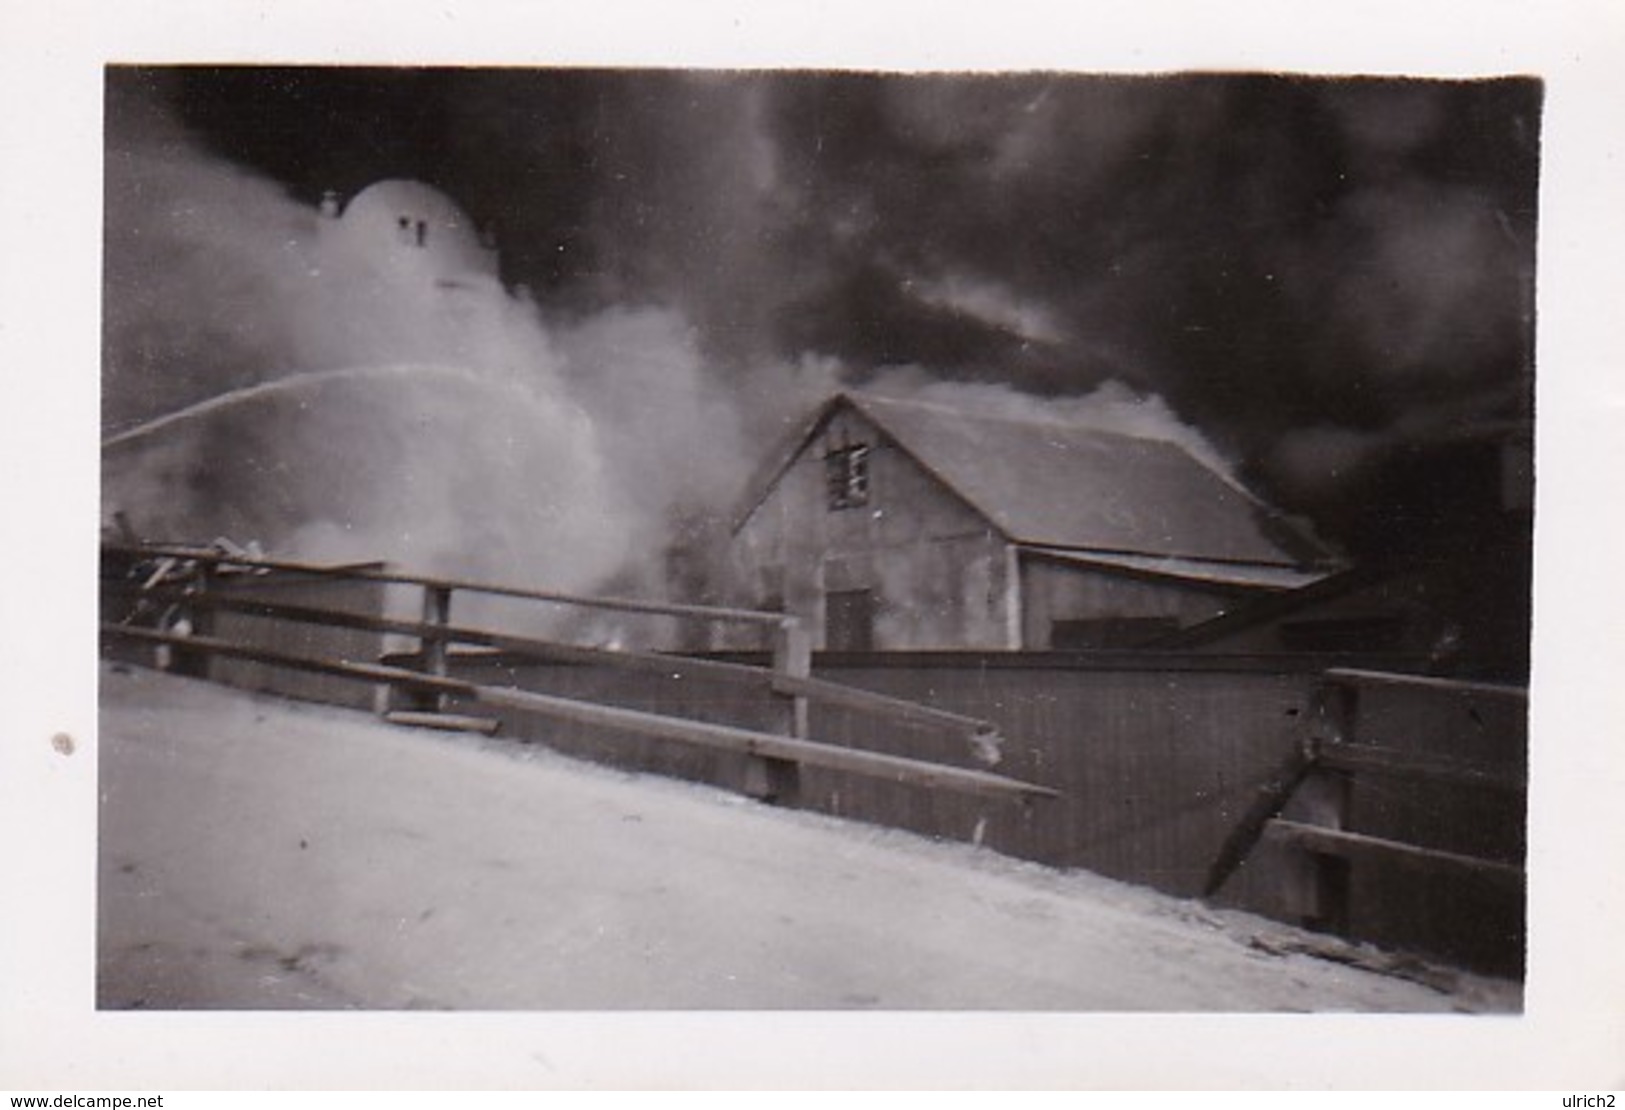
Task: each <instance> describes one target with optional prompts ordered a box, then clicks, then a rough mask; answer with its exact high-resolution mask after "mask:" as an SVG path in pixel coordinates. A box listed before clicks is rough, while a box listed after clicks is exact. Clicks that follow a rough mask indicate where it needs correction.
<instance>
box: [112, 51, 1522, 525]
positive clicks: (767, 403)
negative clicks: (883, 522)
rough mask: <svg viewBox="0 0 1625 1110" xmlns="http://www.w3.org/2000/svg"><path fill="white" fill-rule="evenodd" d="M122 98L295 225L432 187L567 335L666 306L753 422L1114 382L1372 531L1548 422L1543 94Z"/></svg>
mask: <svg viewBox="0 0 1625 1110" xmlns="http://www.w3.org/2000/svg"><path fill="white" fill-rule="evenodd" d="M160 86H161V87H160ZM110 89H111V91H112V92H114V93H115V94H126V93H134V94H137V95H135V96H134V97H133V99H135V100H137V101H141V100H150V99H152V94H154V93H161V94H162V95H163V96H164V97H165V98H167V102H168V103H169V104H171V105H172V106H173V109H174V112H175V114H176V115H177V116H178V118H179V119H180V120H181V121H183V122H184V124H185V126H186V128H187V129H188V130H189V132H190V133H191V134H192V135H194V136H195V137H196V141H197V144H198V146H199V147H200V148H201V149H202V150H204V151H206V152H207V153H208V154H209V155H210V156H211V158H212V159H213V164H214V165H215V166H216V168H217V170H218V172H221V173H242V172H244V171H247V170H252V171H253V173H254V174H255V175H257V176H256V177H255V180H256V181H257V182H258V185H257V186H256V187H261V188H269V187H270V186H269V185H266V184H265V182H267V181H274V182H276V183H278V186H279V187H280V188H282V189H283V190H285V191H286V193H287V194H288V195H289V196H291V197H292V198H294V199H296V200H298V201H299V202H301V203H303V204H305V205H313V204H314V203H315V201H316V200H317V199H318V198H319V197H320V195H321V193H322V191H323V190H324V189H327V188H336V189H339V190H340V191H346V192H348V191H353V190H354V189H356V188H359V187H360V186H362V185H364V184H366V183H368V182H370V181H372V180H375V179H377V178H380V177H388V176H406V177H415V178H418V179H421V180H425V181H427V182H429V183H431V184H434V185H437V186H439V187H441V188H443V189H445V190H446V191H448V192H449V193H450V194H451V195H453V196H455V197H457V199H458V200H459V201H460V202H462V203H463V204H464V205H465V206H466V207H467V208H468V209H469V210H470V211H471V212H472V213H473V214H474V216H475V217H476V219H478V220H479V221H480V222H481V223H483V224H488V225H492V226H495V227H496V228H497V229H498V233H499V235H500V238H501V242H502V247H503V259H504V274H503V276H504V278H505V279H506V280H507V281H508V282H509V283H510V284H514V285H518V284H524V285H527V286H529V287H530V288H531V289H532V290H533V291H534V293H535V296H536V300H537V302H538V304H539V305H540V306H541V308H542V311H543V312H544V314H545V315H546V316H547V317H548V318H549V320H550V321H551V324H552V326H553V327H554V329H555V331H556V333H557V334H560V335H562V334H569V333H570V332H571V330H572V329H574V328H577V327H578V326H579V325H580V322H582V321H590V320H593V319H595V318H596V317H597V315H598V314H601V313H606V312H608V313H612V314H613V313H624V314H636V313H643V312H647V313H655V314H661V315H660V318H662V319H664V320H666V321H667V322H668V323H669V324H670V325H671V327H672V328H673V329H674V332H675V334H678V335H681V336H682V337H683V339H682V342H683V343H684V344H686V345H687V348H688V349H689V350H690V351H691V352H692V357H693V359H694V360H695V361H697V362H699V363H703V365H704V366H705V368H706V375H707V380H708V381H711V382H714V383H716V384H717V386H718V388H720V389H721V390H722V391H723V392H725V393H726V394H727V395H729V397H730V398H731V399H732V400H733V401H735V402H737V403H738V405H739V408H740V410H741V415H742V419H743V420H744V422H745V426H746V427H747V428H750V429H770V426H772V425H775V424H776V423H778V422H780V421H781V420H782V419H783V418H784V417H785V415H786V412H787V409H788V408H789V407H790V405H789V401H790V400H791V399H795V400H799V399H800V398H801V397H802V396H803V395H804V394H806V393H810V392H813V391H814V390H815V387H821V386H823V385H826V384H835V383H838V382H842V381H844V382H857V383H863V382H873V381H881V382H884V381H886V380H888V375H890V374H891V371H892V369H893V368H896V367H901V366H907V367H912V368H914V372H920V373H924V374H926V375H928V376H929V377H931V378H933V379H935V380H943V381H958V382H963V383H992V384H996V385H1000V386H1005V387H1009V388H1012V389H1015V390H1018V391H1022V392H1026V393H1031V394H1034V395H1038V396H1049V397H1067V398H1077V397H1080V396H1083V395H1087V394H1088V393H1090V391H1092V390H1096V389H1100V388H1102V387H1108V388H1109V390H1123V389H1126V390H1128V391H1129V393H1130V394H1132V395H1143V396H1153V397H1156V398H1160V399H1161V400H1160V401H1158V404H1165V407H1166V409H1167V411H1168V412H1169V413H1170V414H1171V417H1170V419H1171V421H1172V422H1173V423H1175V424H1177V421H1178V420H1183V421H1185V422H1187V423H1190V424H1193V425H1195V426H1196V427H1197V428H1199V429H1200V434H1201V435H1202V436H1204V437H1205V439H1206V440H1207V441H1211V442H1212V443H1214V444H1215V445H1217V448H1218V449H1219V450H1221V451H1223V452H1224V453H1226V454H1227V455H1229V456H1230V457H1232V458H1234V459H1235V460H1236V461H1237V462H1238V463H1239V464H1240V466H1241V467H1242V469H1243V470H1244V471H1245V472H1246V473H1247V474H1248V475H1249V476H1250V478H1251V479H1253V480H1255V481H1263V482H1264V483H1265V484H1266V486H1267V487H1268V489H1269V491H1270V492H1272V493H1273V494H1274V495H1275V496H1277V497H1278V498H1281V499H1283V500H1286V501H1288V502H1289V505H1288V507H1289V508H1293V509H1297V510H1300V511H1303V510H1307V511H1311V512H1314V513H1317V514H1321V513H1324V514H1326V515H1328V516H1329V517H1333V518H1339V519H1353V518H1352V517H1349V516H1348V514H1346V513H1345V514H1342V516H1341V517H1339V513H1340V511H1341V507H1340V505H1339V499H1340V498H1343V499H1346V498H1348V497H1351V496H1359V495H1361V493H1360V487H1359V484H1358V483H1356V482H1354V481H1353V479H1352V478H1351V477H1350V476H1351V475H1355V474H1358V473H1365V472H1368V471H1369V470H1370V469H1371V468H1372V467H1373V466H1375V465H1378V464H1379V463H1381V462H1382V461H1383V460H1384V459H1385V458H1388V457H1391V456H1394V455H1395V454H1396V453H1398V452H1400V449H1401V448H1402V447H1406V446H1409V445H1414V444H1417V443H1422V442H1427V441H1429V440H1430V439H1438V438H1441V437H1445V436H1453V435H1459V434H1461V433H1462V431H1463V430H1464V428H1468V427H1470V426H1472V425H1474V424H1475V423H1481V422H1482V421H1483V420H1484V419H1486V415H1485V414H1486V413H1487V412H1488V413H1489V414H1490V415H1491V416H1493V417H1494V418H1496V419H1508V418H1510V419H1513V420H1518V419H1523V420H1527V417H1528V409H1529V406H1528V397H1529V393H1530V381H1531V373H1532V367H1531V359H1532V350H1533V344H1532V328H1533V319H1532V303H1533V296H1532V289H1533V261H1534V241H1535V201H1536V180H1537V164H1538V140H1537V136H1538V125H1539V111H1540V103H1541V90H1540V86H1539V84H1538V83H1537V82H1534V81H1530V80H1522V79H1509V80H1501V81H1482V82H1432V81H1412V80H1325V79H1301V78H1286V77H1269V76H1257V75H1190V76H1183V77H1169V78H1154V79H1153V78H1145V79H1136V78H1125V77H1109V78H1108V77H1089V76H1080V75H1070V74H1050V73H1034V74H1017V75H998V76H992V75H987V76H975V77H969V76H963V75H925V76H906V77H905V76H894V75H875V74H822V73H694V72H593V71H521V70H495V69H486V70H356V69H345V70H320V71H315V70H277V69H264V68H253V69H239V70H214V69H198V70H188V71H164V72H162V73H152V72H147V71H135V70H119V71H114V72H113V73H112V75H111V78H110ZM117 118H118V117H116V116H113V115H110V123H109V135H110V138H113V137H116V135H117V134H118V133H119V128H120V127H122V126H125V125H124V124H118V123H117ZM117 219H118V217H117V214H116V213H113V212H112V210H111V208H110V232H109V233H110V236H111V235H113V234H115V231H116V229H115V228H114V224H116V223H117ZM264 232H265V237H266V239H267V241H268V247H267V249H271V245H270V240H274V238H275V236H276V234H277V233H278V232H279V229H278V228H277V227H275V226H273V227H269V228H266V229H264ZM222 311H223V316H222V318H221V320H222V323H230V324H232V326H235V324H236V321H235V319H234V313H233V312H231V311H227V310H224V309H222ZM197 326H198V327H199V329H201V330H202V331H205V332H208V331H210V329H211V328H213V326H214V322H213V321H211V319H210V318H208V317H207V316H205V317H203V318H202V320H201V322H200V323H199V324H198V325H197ZM592 330H593V329H592V328H591V327H588V328H587V333H589V334H590V333H591V332H592ZM238 338H239V339H240V340H241V341H242V342H244V343H246V344H247V345H248V346H250V347H252V346H253V345H254V344H255V343H256V342H257V340H255V338H254V337H253V336H252V335H250V336H246V337H238ZM265 342H266V343H270V342H271V340H270V339H267V340H266V341H265ZM137 346H139V344H137ZM230 361H231V360H228V362H230ZM243 361H245V362H252V361H253V360H252V359H251V358H245V359H244V360H243ZM798 367H800V368H802V370H801V372H800V373H798V372H797V369H796V368H798ZM809 367H810V368H811V369H810V370H809V369H807V368H809ZM120 372H121V373H122V372H124V371H120ZM222 372H227V373H229V367H228V368H227V370H226V371H222ZM226 380H228V381H230V380H234V379H231V378H229V376H228V378H227V379H226ZM166 388H169V387H167V386H166ZM174 388H175V389H176V390H178V391H179V392H181V393H184V392H186V390H184V389H181V388H180V387H179V386H175V387H174ZM187 388H190V386H188V387H187ZM200 388H202V387H201V386H200ZM112 392H113V393H114V394H115V396H116V395H117V394H118V393H119V392H120V391H119V390H118V389H117V388H115V389H113V390H112ZM1424 413H1425V414H1426V415H1427V419H1422V418H1421V416H1419V414H1424ZM1384 488H1385V489H1388V488H1389V487H1384ZM1356 515H1358V514H1356ZM1361 519H1364V520H1367V521H1369V520H1370V519H1374V516H1373V514H1371V513H1367V514H1365V515H1364V517H1362V518H1361ZM1345 538H1347V537H1345ZM1355 538H1356V540H1359V537H1355ZM1380 539H1381V537H1377V538H1376V540H1374V541H1372V542H1380Z"/></svg>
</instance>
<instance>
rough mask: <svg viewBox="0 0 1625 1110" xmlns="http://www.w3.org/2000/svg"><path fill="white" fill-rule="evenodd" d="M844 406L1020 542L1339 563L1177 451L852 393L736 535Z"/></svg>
mask: <svg viewBox="0 0 1625 1110" xmlns="http://www.w3.org/2000/svg"><path fill="white" fill-rule="evenodd" d="M843 407H850V408H852V409H854V410H856V411H857V412H858V413H860V414H862V415H863V416H864V417H866V418H867V419H868V420H869V421H871V422H872V423H874V424H875V425H877V426H878V427H879V428H880V429H881V430H882V431H883V432H884V433H885V434H886V435H887V436H889V437H890V438H891V439H892V440H894V441H895V442H896V443H897V445H898V446H899V447H901V448H902V449H903V450H904V451H906V452H907V453H908V454H909V455H911V456H912V457H913V458H914V459H915V461H916V462H918V463H919V464H920V465H921V466H922V467H924V468H925V469H926V470H927V471H929V472H930V473H931V474H933V475H934V476H935V477H936V478H937V479H938V480H939V481H941V482H942V483H943V484H944V485H946V486H947V487H948V488H949V489H950V490H952V491H953V492H954V493H955V494H957V495H958V496H959V497H960V498H961V499H962V500H964V501H965V502H966V503H967V504H969V505H970V506H971V507H972V508H973V509H975V510H976V511H977V512H978V513H980V514H981V515H982V516H984V517H986V518H987V520H988V521H990V522H991V523H992V524H993V525H994V526H996V527H997V528H998V529H999V531H1000V532H1002V533H1003V534H1004V535H1005V536H1006V537H1007V538H1008V539H1009V540H1011V541H1012V542H1014V543H1018V544H1022V545H1026V546H1030V547H1043V548H1048V549H1052V550H1056V549H1060V550H1070V551H1089V552H1109V553H1115V554H1118V555H1127V556H1152V557H1157V558H1170V557H1172V558H1178V559H1191V560H1202V561H1207V562H1219V563H1250V564H1267V565H1273V566H1280V567H1302V566H1305V565H1307V564H1324V563H1327V562H1329V561H1331V560H1332V559H1333V558H1334V555H1333V553H1332V552H1331V551H1330V550H1329V549H1328V548H1326V547H1325V546H1324V545H1322V544H1321V543H1319V542H1318V541H1317V540H1315V539H1314V538H1313V537H1312V536H1310V535H1308V534H1307V533H1306V532H1305V531H1304V530H1303V529H1300V528H1298V527H1295V526H1294V525H1293V524H1292V523H1291V522H1290V521H1288V520H1286V519H1285V518H1284V517H1282V516H1281V515H1280V514H1278V513H1276V512H1275V511H1274V510H1272V509H1271V508H1270V507H1269V506H1267V505H1265V504H1264V503H1263V502H1262V501H1260V500H1258V499H1257V498H1256V497H1254V496H1253V495H1252V494H1250V493H1248V492H1247V491H1245V490H1243V489H1242V488H1241V487H1240V486H1238V485H1237V484H1235V483H1234V482H1233V481H1231V480H1230V479H1228V478H1226V477H1224V476H1223V475H1221V474H1219V473H1218V472H1217V471H1215V470H1213V469H1212V468H1211V467H1209V466H1207V465H1206V464H1204V463H1202V462H1201V461H1200V460H1198V459H1197V458H1196V457H1195V456H1193V455H1192V454H1190V452H1188V451H1186V450H1185V449H1184V448H1182V447H1180V446H1179V445H1178V444H1175V443H1171V442H1168V441H1164V440H1155V439H1144V438H1138V437H1133V436H1126V435H1120V434H1117V433H1113V432H1105V431H1100V430H1098V429H1095V428H1090V427H1086V426H1082V425H1078V424H1068V423H1060V422H1056V421H1050V420H1042V419H1022V418H1019V417H1011V416H1004V415H993V414H989V413H986V412H980V411H974V410H966V409H958V408H953V407H949V406H946V405H941V404H935V403H927V402H918V401H902V400H896V399H893V398H879V397H873V396H869V395H865V394H854V393H843V394H838V395H836V396H835V397H832V398H831V399H830V400H828V401H826V402H825V403H824V404H823V405H822V406H821V407H820V408H819V409H818V410H817V412H815V413H814V414H813V415H812V417H811V418H810V419H809V421H808V422H807V423H806V424H805V425H803V426H802V428H801V429H800V430H799V433H798V434H797V436H796V437H795V440H794V441H793V443H792V444H791V446H790V448H789V450H788V451H786V452H784V453H783V454H782V455H781V456H779V457H776V458H775V459H774V460H773V462H772V465H771V466H770V468H769V469H768V470H767V471H765V472H764V473H763V475H762V477H761V480H760V481H759V482H758V483H757V485H756V486H755V487H754V489H753V490H752V492H751V494H750V499H749V500H748V502H747V507H746V510H745V512H744V514H742V515H741V517H740V518H739V523H740V524H741V525H742V524H743V523H744V520H745V519H747V518H748V517H749V515H750V513H752V512H754V511H755V508H756V506H757V505H759V504H760V503H761V501H762V499H763V498H765V497H766V496H767V494H768V492H769V491H770V489H771V487H772V485H773V484H774V483H776V482H777V481H778V479H779V477H780V475H782V474H783V472H784V470H785V468H787V467H788V466H789V465H790V462H791V461H792V460H793V459H794V458H795V457H796V456H797V455H799V454H800V453H801V451H802V450H803V449H804V448H805V446H806V444H807V443H808V441H810V440H811V439H812V437H813V436H815V435H816V434H817V433H818V431H819V430H820V429H821V428H822V427H823V425H824V424H825V423H826V422H827V421H828V420H829V419H830V418H831V416H833V415H834V414H835V413H836V412H837V411H839V410H840V409H841V408H843ZM1283 584H1284V583H1283Z"/></svg>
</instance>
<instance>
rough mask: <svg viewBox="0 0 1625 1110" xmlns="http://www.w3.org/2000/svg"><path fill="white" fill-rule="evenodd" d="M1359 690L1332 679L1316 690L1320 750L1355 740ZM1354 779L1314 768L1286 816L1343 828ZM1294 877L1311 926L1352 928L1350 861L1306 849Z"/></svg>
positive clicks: (1303, 912) (1338, 929)
mask: <svg viewBox="0 0 1625 1110" xmlns="http://www.w3.org/2000/svg"><path fill="white" fill-rule="evenodd" d="M1358 709H1359V691H1358V690H1357V689H1356V688H1355V687H1354V686H1352V685H1350V684H1348V683H1344V682H1338V681H1336V680H1335V679H1328V680H1324V681H1322V682H1321V684H1320V685H1319V686H1318V687H1317V689H1316V691H1315V713H1314V716H1313V717H1312V721H1313V722H1314V723H1313V725H1312V727H1313V728H1314V730H1315V731H1314V734H1313V735H1312V736H1311V738H1310V743H1311V745H1313V747H1314V750H1316V751H1318V750H1319V748H1320V747H1322V746H1324V745H1327V744H1340V743H1348V742H1351V741H1352V740H1353V737H1354V727H1355V717H1356V714H1357V712H1358ZM1350 785H1351V776H1350V775H1349V773H1348V772H1347V771H1342V770H1335V769H1332V768H1329V767H1326V766H1325V765H1323V764H1320V763H1315V764H1313V765H1312V767H1311V769H1310V772H1309V774H1308V775H1307V776H1306V777H1305V778H1304V781H1303V783H1302V785H1300V786H1299V787H1298V789H1297V791H1296V792H1295V793H1294V794H1293V795H1292V799H1291V801H1289V802H1288V803H1287V804H1286V806H1285V807H1284V808H1283V809H1282V810H1281V816H1282V817H1284V818H1286V819H1287V820H1290V821H1300V822H1302V823H1304V824H1306V825H1318V826H1320V827H1321V828H1326V829H1341V828H1343V827H1344V826H1345V825H1346V824H1347V823H1348V815H1349V795H1350ZM1293 871H1294V873H1290V874H1289V877H1288V883H1289V888H1290V889H1291V890H1292V893H1293V894H1294V895H1295V897H1294V899H1293V900H1294V902H1295V903H1296V904H1297V905H1298V906H1300V907H1301V916H1302V919H1303V923H1304V925H1305V926H1307V927H1309V928H1311V929H1318V930H1323V931H1327V932H1333V933H1346V932H1347V931H1348V928H1349V912H1350V905H1349V893H1350V887H1351V879H1352V875H1351V866H1350V862H1349V860H1348V859H1347V858H1345V857H1342V856H1332V855H1327V854H1325V853H1323V852H1315V851H1309V850H1305V851H1304V852H1303V853H1302V865H1301V867H1299V868H1295V869H1293Z"/></svg>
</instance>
